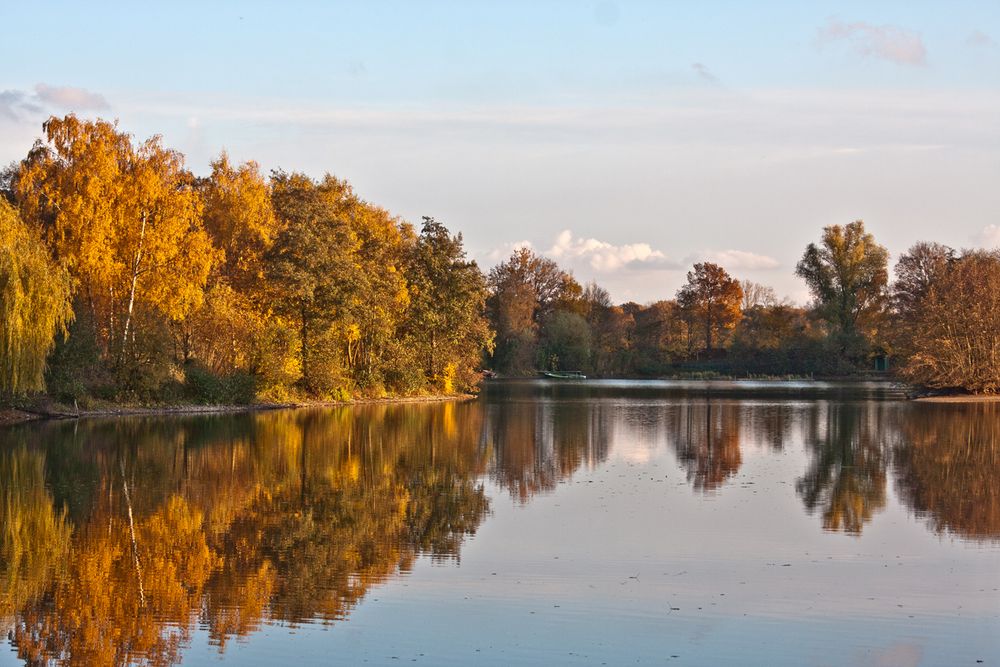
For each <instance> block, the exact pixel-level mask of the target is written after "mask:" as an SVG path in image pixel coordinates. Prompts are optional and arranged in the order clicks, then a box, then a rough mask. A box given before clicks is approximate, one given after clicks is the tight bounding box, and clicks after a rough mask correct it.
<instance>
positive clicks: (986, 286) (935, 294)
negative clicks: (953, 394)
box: [896, 250, 1000, 394]
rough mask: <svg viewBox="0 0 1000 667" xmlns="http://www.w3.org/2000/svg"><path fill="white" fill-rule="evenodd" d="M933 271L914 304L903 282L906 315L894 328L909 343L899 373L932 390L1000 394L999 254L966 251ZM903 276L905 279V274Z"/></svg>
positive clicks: (910, 287)
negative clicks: (907, 308)
mask: <svg viewBox="0 0 1000 667" xmlns="http://www.w3.org/2000/svg"><path fill="white" fill-rule="evenodd" d="M937 261H938V263H941V262H945V263H944V264H940V266H939V267H938V269H937V270H935V271H934V279H933V282H931V283H930V284H929V286H928V287H927V289H926V292H925V293H924V294H923V295H922V296H920V297H919V298H917V299H915V300H914V299H913V298H912V297H913V287H912V285H911V283H916V281H907V282H905V283H904V285H905V287H904V290H905V291H904V294H905V295H906V296H905V297H904V300H903V302H904V303H912V304H913V305H912V309H911V310H907V311H904V312H905V315H903V316H902V317H900V319H899V321H898V322H897V323H896V326H897V327H898V328H899V329H900V336H901V337H902V338H903V339H905V340H906V341H907V346H906V349H905V356H904V359H903V364H902V368H901V369H900V372H901V374H902V375H903V377H904V378H906V379H908V380H909V381H911V382H914V383H916V384H920V385H923V386H926V387H932V388H938V389H941V388H960V389H964V390H967V391H971V392H976V393H984V394H994V393H997V392H998V391H1000V338H998V337H997V333H996V332H997V331H1000V251H982V250H981V251H970V252H966V253H965V254H964V255H962V256H961V257H960V258H958V259H953V260H950V261H946V260H945V259H944V258H943V256H939V258H938V260H937ZM904 275H905V274H904Z"/></svg>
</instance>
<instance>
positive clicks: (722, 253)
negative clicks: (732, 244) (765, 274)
mask: <svg viewBox="0 0 1000 667" xmlns="http://www.w3.org/2000/svg"><path fill="white" fill-rule="evenodd" d="M694 262H713V263H715V264H718V265H719V266H721V267H722V268H724V269H726V270H727V271H730V272H732V271H760V270H763V269H776V268H778V267H779V266H781V264H780V263H779V262H778V260H776V259H774V258H773V257H768V256H767V255H759V254H757V253H754V252H747V251H746V250H705V251H703V252H701V253H698V254H695V255H691V256H690V257H688V258H687V259H686V260H685V263H688V264H693V263H694Z"/></svg>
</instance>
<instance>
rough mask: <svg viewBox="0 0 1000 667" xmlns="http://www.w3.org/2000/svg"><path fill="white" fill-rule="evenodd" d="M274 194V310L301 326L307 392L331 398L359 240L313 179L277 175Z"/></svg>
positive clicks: (271, 258) (339, 381)
mask: <svg viewBox="0 0 1000 667" xmlns="http://www.w3.org/2000/svg"><path fill="white" fill-rule="evenodd" d="M272 193H273V195H272V196H273V201H274V209H275V212H276V214H277V216H278V219H279V220H280V221H281V225H282V227H281V231H280V232H279V234H278V237H277V239H276V240H275V243H274V246H273V247H272V248H271V252H270V254H269V278H270V282H271V288H272V290H273V293H274V296H275V305H276V307H277V309H278V311H279V313H281V314H282V315H284V316H286V317H288V318H290V319H291V320H292V321H294V322H295V323H296V325H297V326H296V328H297V329H298V331H299V359H300V363H301V377H302V384H303V386H304V388H305V389H307V390H308V391H311V392H314V393H329V392H331V391H333V390H335V389H338V388H340V387H341V386H342V385H343V381H344V378H343V377H342V373H341V371H340V370H339V369H340V368H341V364H342V359H341V358H340V356H339V354H338V350H337V349H336V348H337V336H336V334H337V332H336V331H335V330H334V327H336V326H337V325H338V324H343V319H342V317H341V316H342V310H343V309H344V308H345V307H346V306H347V305H348V304H349V301H350V299H351V290H352V285H353V284H354V278H355V273H356V268H357V267H356V264H355V263H354V261H353V260H352V255H353V253H354V252H355V250H356V249H357V247H358V240H357V238H356V237H355V235H354V234H353V233H352V232H351V230H350V228H349V227H348V226H347V224H345V223H344V222H343V221H342V220H340V219H338V218H337V216H336V212H335V211H334V210H333V209H332V207H331V206H330V202H329V201H328V200H327V199H326V198H325V197H324V196H323V193H322V192H321V191H320V189H319V187H318V186H317V184H316V182H315V181H313V180H312V179H310V178H309V177H307V176H305V175H303V174H286V173H284V172H278V173H275V174H274V176H273V177H272Z"/></svg>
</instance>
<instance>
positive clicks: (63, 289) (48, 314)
mask: <svg viewBox="0 0 1000 667" xmlns="http://www.w3.org/2000/svg"><path fill="white" fill-rule="evenodd" d="M69 293H70V286H69V276H68V275H67V273H66V271H65V270H64V269H62V268H61V267H59V266H57V265H56V264H55V262H53V261H52V259H51V258H50V257H49V254H48V252H47V250H46V248H45V245H44V244H43V243H42V241H41V239H39V238H38V237H37V235H36V230H34V229H31V228H29V227H28V226H27V225H26V224H24V222H22V221H21V219H20V218H19V217H18V215H17V211H15V210H14V208H12V207H11V206H10V204H8V203H7V202H6V201H5V200H4V199H3V198H2V197H0V395H3V394H21V393H24V392H27V391H40V390H42V389H43V388H44V384H45V383H44V372H45V359H46V357H47V356H48V354H49V352H51V351H52V347H53V345H54V344H55V336H56V335H57V334H59V333H61V332H65V330H66V324H67V322H69V320H70V319H72V317H73V311H72V308H71V305H70V299H69Z"/></svg>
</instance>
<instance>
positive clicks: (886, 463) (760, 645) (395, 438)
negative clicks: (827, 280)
mask: <svg viewBox="0 0 1000 667" xmlns="http://www.w3.org/2000/svg"><path fill="white" fill-rule="evenodd" d="M0 629H2V631H3V633H4V635H5V637H6V642H5V644H4V645H3V647H0V665H15V664H25V663H26V662H27V663H29V664H36V663H43V662H46V661H49V662H54V663H61V662H66V663H72V664H85V665H102V664H107V665H114V664H131V663H144V664H157V665H159V664H176V663H183V664H188V665H209V664H210V665H216V664H219V663H224V664H239V665H274V664H289V663H291V664H297V665H314V664H315V665H319V664H348V665H353V664H362V663H367V664H384V665H397V664H402V663H418V664H427V665H470V664H476V665H510V664H535V665H554V664H567V665H574V664H578V665H600V664H607V665H621V664H657V665H663V664H669V665H675V664H676V665H718V664H761V665H765V664H766V665H966V664H968V665H976V664H994V665H995V664H997V663H998V662H1000V405H994V404H989V403H986V404H926V403H914V402H908V401H905V400H904V397H903V394H902V392H901V391H900V390H899V389H897V388H894V387H893V386H891V385H888V384H882V383H872V384H836V383H819V382H799V383H796V382H729V383H724V382H711V383H707V382H667V381H663V382H632V381H590V380H588V381H583V382H579V381H577V382H574V381H505V382H492V383H489V384H487V385H486V387H485V389H484V391H483V393H482V395H481V396H480V397H479V398H477V399H476V400H472V401H467V402H457V403H452V402H447V403H426V404H413V403H410V404H396V405H389V404H379V405H364V406H355V407H339V408H328V409H309V410H288V411H273V412H257V413H249V414H235V415H233V414H230V415H215V416H204V415H202V416H190V417H187V416H185V417H181V416H174V417H157V418H145V417H144V418H119V419H88V420H81V421H79V422H71V421H65V422H47V423H36V424H28V425H21V426H17V427H10V428H6V429H2V430H0Z"/></svg>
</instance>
